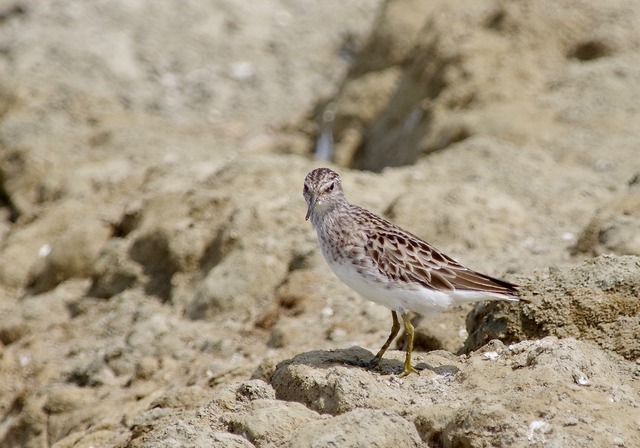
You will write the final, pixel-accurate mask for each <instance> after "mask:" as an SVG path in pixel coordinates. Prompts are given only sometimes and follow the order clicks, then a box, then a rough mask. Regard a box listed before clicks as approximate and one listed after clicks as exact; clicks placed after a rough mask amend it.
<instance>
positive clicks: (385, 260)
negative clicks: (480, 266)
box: [365, 223, 518, 296]
mask: <svg viewBox="0 0 640 448" xmlns="http://www.w3.org/2000/svg"><path fill="white" fill-rule="evenodd" d="M385 224H386V223H385ZM389 224H390V223H389ZM382 227H384V228H382ZM387 227H388V225H385V226H375V227H373V228H370V229H368V230H367V237H368V240H367V243H366V248H365V250H366V252H367V255H369V256H370V257H372V258H373V259H374V260H375V263H376V267H377V268H378V270H379V271H380V273H382V274H385V275H387V276H389V277H390V278H392V279H394V280H399V281H405V282H408V283H419V284H421V285H423V286H425V287H427V288H432V289H435V290H438V291H443V292H453V291H454V290H467V291H482V292H489V293H498V294H506V295H509V296H511V295H516V294H517V293H518V291H517V287H516V286H515V285H513V284H511V283H508V282H505V281H503V280H498V279H495V278H492V277H489V276H488V275H484V274H481V273H479V272H475V271H472V270H471V269H468V268H466V267H464V266H462V265H461V264H459V263H458V262H456V261H455V260H453V259H452V258H451V257H449V256H447V255H445V254H443V253H442V252H440V251H438V250H437V249H436V248H434V247H433V246H431V245H430V244H428V243H427V242H425V241H422V240H421V239H420V238H418V237H417V236H415V235H412V234H411V233H409V232H406V231H404V230H402V229H400V228H399V227H397V226H393V227H392V228H387Z"/></svg>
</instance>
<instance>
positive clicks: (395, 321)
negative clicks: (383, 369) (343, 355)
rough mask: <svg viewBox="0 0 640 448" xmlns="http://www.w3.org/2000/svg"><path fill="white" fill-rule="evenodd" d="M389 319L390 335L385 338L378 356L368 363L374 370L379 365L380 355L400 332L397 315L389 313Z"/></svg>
mask: <svg viewBox="0 0 640 448" xmlns="http://www.w3.org/2000/svg"><path fill="white" fill-rule="evenodd" d="M391 317H392V318H393V325H391V334H390V335H389V337H388V338H387V342H385V343H384V345H383V346H382V348H381V349H380V350H379V351H378V354H377V355H376V356H375V357H374V358H373V359H372V360H371V362H370V363H369V365H370V366H371V368H376V367H378V366H379V365H380V362H381V361H382V355H384V352H386V351H387V349H388V348H389V346H390V345H391V342H392V341H393V340H394V338H395V337H396V336H397V335H398V332H399V331H400V322H398V313H396V312H395V311H391ZM406 325H407V324H406V323H405V327H406Z"/></svg>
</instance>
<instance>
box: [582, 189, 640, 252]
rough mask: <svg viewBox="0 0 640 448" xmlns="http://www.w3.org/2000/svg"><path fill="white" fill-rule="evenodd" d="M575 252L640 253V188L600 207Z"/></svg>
mask: <svg viewBox="0 0 640 448" xmlns="http://www.w3.org/2000/svg"><path fill="white" fill-rule="evenodd" d="M573 252H574V254H578V253H589V254H592V255H600V254H606V253H614V254H617V255H636V256H640V188H639V187H637V186H636V187H635V188H632V189H630V191H629V192H627V193H626V194H623V195H622V196H620V197H618V198H617V199H616V200H614V201H612V202H610V203H607V204H606V205H605V206H604V207H602V209H601V210H598V212H596V214H595V216H594V217H593V218H592V219H591V221H590V222H589V224H588V225H587V227H585V229H584V230H583V231H582V233H581V234H580V237H579V238H578V241H577V242H576V244H575V246H574V247H573Z"/></svg>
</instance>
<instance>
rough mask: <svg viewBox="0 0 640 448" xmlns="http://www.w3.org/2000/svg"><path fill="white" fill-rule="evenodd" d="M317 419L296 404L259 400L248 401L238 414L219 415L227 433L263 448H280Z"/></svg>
mask: <svg viewBox="0 0 640 448" xmlns="http://www.w3.org/2000/svg"><path fill="white" fill-rule="evenodd" d="M318 418H319V415H318V413H316V412H314V411H312V410H310V409H308V408H306V407H305V406H303V405H302V404H300V403H288V402H283V401H278V400H264V399H261V400H255V401H252V402H251V403H250V404H249V405H248V406H246V407H245V408H244V409H243V410H242V412H234V413H229V414H226V415H223V416H222V421H223V422H224V423H225V424H226V425H227V426H228V428H229V431H230V432H232V433H235V434H238V435H242V436H243V437H245V438H247V439H248V440H249V442H251V443H252V444H254V445H255V446H258V447H264V446H284V445H285V444H286V442H288V441H289V440H291V434H293V433H295V431H296V430H297V429H298V428H300V427H302V426H305V425H306V424H307V423H308V422H310V421H312V420H316V419H318Z"/></svg>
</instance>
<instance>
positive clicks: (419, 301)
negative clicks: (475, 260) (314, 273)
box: [327, 260, 453, 315]
mask: <svg viewBox="0 0 640 448" xmlns="http://www.w3.org/2000/svg"><path fill="white" fill-rule="evenodd" d="M327 261H328V262H329V266H330V267H331V270H332V271H333V272H334V273H335V274H336V276H337V277H338V278H339V279H340V280H342V282H343V283H344V284H345V285H347V286H349V287H350V288H351V289H353V290H354V291H356V292H357V293H359V294H360V295H361V296H363V297H364V298H365V299H368V300H371V301H372V302H375V303H378V304H380V305H383V306H386V307H387V308H389V309H391V310H393V311H398V312H400V313H406V312H408V311H414V312H417V313H420V314H424V315H430V314H434V313H437V312H438V311H442V310H444V309H446V308H448V307H449V306H450V305H451V304H452V302H453V299H452V297H451V294H448V293H446V292H442V291H434V290H431V289H428V288H425V287H424V286H422V285H419V284H401V283H398V282H395V281H390V280H389V279H387V278H385V277H383V276H382V275H379V274H377V273H372V272H368V271H367V270H366V269H363V268H360V267H357V266H355V265H353V264H352V263H350V262H345V263H338V262H336V261H329V260H327Z"/></svg>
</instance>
